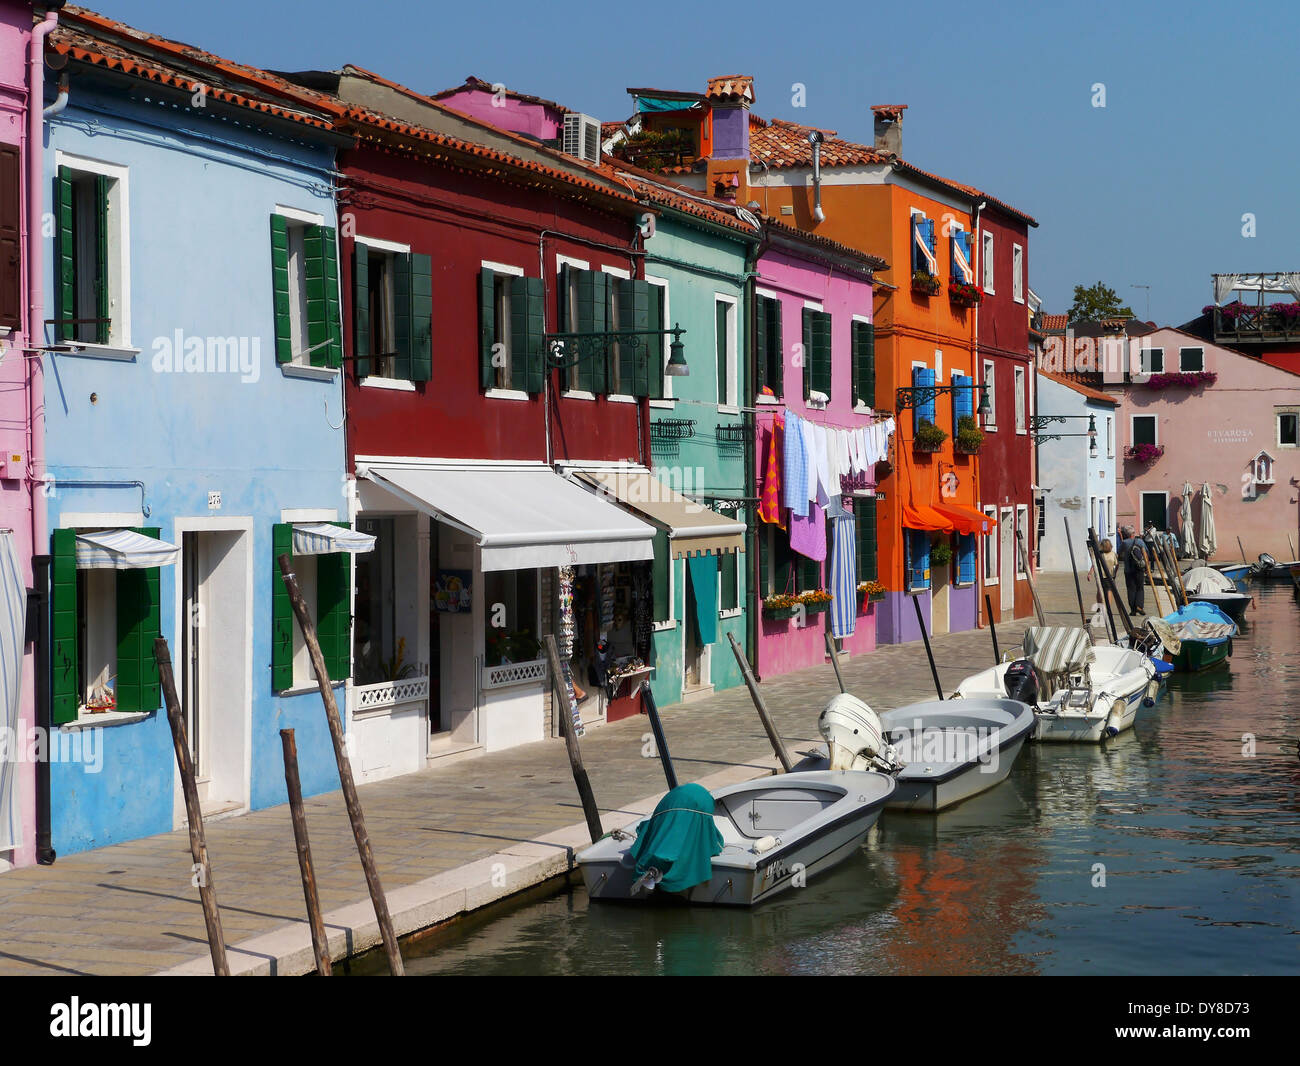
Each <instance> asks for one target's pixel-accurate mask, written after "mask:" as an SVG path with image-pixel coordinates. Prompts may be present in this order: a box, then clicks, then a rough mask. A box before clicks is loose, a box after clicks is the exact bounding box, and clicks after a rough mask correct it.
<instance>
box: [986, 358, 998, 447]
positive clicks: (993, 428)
mask: <svg viewBox="0 0 1300 1066" xmlns="http://www.w3.org/2000/svg"><path fill="white" fill-rule="evenodd" d="M997 383H998V376H997V364H996V363H993V362H990V361H989V360H987V359H986V360H985V361H984V386H985V388H984V395H985V396H986V397H988V402H989V413H988V414H987V415H985V416H984V428H985V429H987V430H988V431H989V432H991V433H996V432H997V430H998V401H997Z"/></svg>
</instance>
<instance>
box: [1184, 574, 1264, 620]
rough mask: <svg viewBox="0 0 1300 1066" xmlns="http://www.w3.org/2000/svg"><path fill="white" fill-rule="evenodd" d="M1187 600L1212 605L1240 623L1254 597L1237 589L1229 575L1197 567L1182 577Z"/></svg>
mask: <svg viewBox="0 0 1300 1066" xmlns="http://www.w3.org/2000/svg"><path fill="white" fill-rule="evenodd" d="M1182 581H1183V588H1184V589H1186V590H1187V598H1188V599H1189V600H1191V601H1192V602H1193V603H1210V604H1213V605H1214V606H1215V607H1217V608H1219V610H1221V611H1222V612H1223V613H1224V614H1226V615H1227V616H1228V617H1229V618H1231V619H1232V620H1233V621H1234V622H1240V621H1241V620H1242V618H1243V617H1244V616H1245V614H1246V608H1247V607H1249V606H1250V605H1251V603H1253V602H1254V600H1253V597H1251V596H1249V595H1247V594H1246V593H1244V592H1241V591H1239V590H1238V589H1237V586H1236V584H1235V583H1234V582H1233V581H1232V580H1231V579H1230V578H1229V577H1228V575H1227V574H1225V573H1223V572H1221V571H1218V570H1215V569H1213V568H1212V567H1208V566H1197V567H1193V568H1192V569H1191V570H1188V571H1187V573H1185V574H1183V577H1182Z"/></svg>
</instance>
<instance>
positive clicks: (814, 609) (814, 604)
mask: <svg viewBox="0 0 1300 1066" xmlns="http://www.w3.org/2000/svg"><path fill="white" fill-rule="evenodd" d="M799 602H800V603H802V604H803V606H804V611H805V612H806V613H807V614H818V613H820V612H821V611H824V610H826V609H827V608H828V607H829V606H830V605H831V594H830V593H829V592H827V591H826V590H825V589H810V590H809V591H808V592H804V593H801V594H800V596H799Z"/></svg>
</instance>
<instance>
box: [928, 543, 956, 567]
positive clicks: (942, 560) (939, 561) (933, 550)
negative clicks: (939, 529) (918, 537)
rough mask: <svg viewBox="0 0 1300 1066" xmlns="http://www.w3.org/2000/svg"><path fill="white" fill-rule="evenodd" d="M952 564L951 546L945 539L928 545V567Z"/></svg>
mask: <svg viewBox="0 0 1300 1066" xmlns="http://www.w3.org/2000/svg"><path fill="white" fill-rule="evenodd" d="M950 562H952V545H951V544H949V543H948V541H947V540H946V539H944V540H936V541H935V542H934V543H933V544H931V545H930V565H931V566H947V565H948V564H949V563H950Z"/></svg>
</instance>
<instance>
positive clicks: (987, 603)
mask: <svg viewBox="0 0 1300 1066" xmlns="http://www.w3.org/2000/svg"><path fill="white" fill-rule="evenodd" d="M984 609H985V610H986V611H988V613H989V634H990V635H991V636H992V637H993V665H994V666H997V665H998V663H1000V662H1001V661H1002V652H1000V651H999V650H998V627H997V624H996V623H995V622H994V621H993V601H992V600H991V599H990V598H989V594H988V593H987V592H986V593H984Z"/></svg>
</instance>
